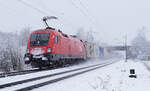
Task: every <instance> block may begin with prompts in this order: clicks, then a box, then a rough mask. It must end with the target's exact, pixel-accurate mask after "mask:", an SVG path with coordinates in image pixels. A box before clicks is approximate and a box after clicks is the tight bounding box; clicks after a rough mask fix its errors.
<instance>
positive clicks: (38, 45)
mask: <svg viewBox="0 0 150 91" xmlns="http://www.w3.org/2000/svg"><path fill="white" fill-rule="evenodd" d="M51 50H52V49H51V44H50V33H48V32H34V33H32V34H31V35H30V37H29V39H28V44H27V50H26V54H25V57H24V60H25V64H30V63H31V66H32V67H41V66H46V65H48V64H50V63H49V58H48V54H50V53H51Z"/></svg>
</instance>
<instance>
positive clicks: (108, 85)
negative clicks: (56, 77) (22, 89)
mask: <svg viewBox="0 0 150 91" xmlns="http://www.w3.org/2000/svg"><path fill="white" fill-rule="evenodd" d="M130 69H135V74H136V75H137V78H129V74H130V72H129V70H130ZM43 90H44V91H50V90H51V91H150V72H149V71H148V70H147V69H146V67H145V66H144V65H143V63H140V62H138V61H133V60H128V62H124V60H121V61H119V62H117V63H115V64H112V65H109V66H106V67H103V68H100V69H98V70H95V71H91V72H88V73H85V74H82V75H79V76H75V77H73V78H70V79H67V80H63V81H60V82H57V83H54V84H51V85H47V86H44V87H41V88H38V89H35V91H43Z"/></svg>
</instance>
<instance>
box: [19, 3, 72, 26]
mask: <svg viewBox="0 0 150 91" xmlns="http://www.w3.org/2000/svg"><path fill="white" fill-rule="evenodd" d="M17 1H18V2H20V3H22V4H24V5H25V6H27V7H29V8H32V9H33V10H35V11H37V12H39V13H41V14H43V15H44V16H45V15H46V16H48V15H49V14H50V13H47V12H46V11H44V10H42V9H39V8H37V7H35V6H33V5H31V4H29V3H27V2H25V1H23V0H17ZM49 12H51V13H52V14H53V16H56V17H60V15H62V14H56V12H54V11H52V10H50V9H49ZM54 14H55V15H54ZM61 18H63V17H61ZM58 21H60V22H63V21H61V19H58ZM65 21H67V22H69V23H67V24H68V25H69V27H70V26H72V27H75V26H74V25H72V24H71V22H70V21H68V20H67V19H65Z"/></svg>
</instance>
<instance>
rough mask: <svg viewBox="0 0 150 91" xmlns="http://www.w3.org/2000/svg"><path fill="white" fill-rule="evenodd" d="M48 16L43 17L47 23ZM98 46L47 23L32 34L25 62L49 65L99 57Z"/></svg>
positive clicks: (33, 65)
mask: <svg viewBox="0 0 150 91" xmlns="http://www.w3.org/2000/svg"><path fill="white" fill-rule="evenodd" d="M48 18H50V19H52V18H55V17H48ZM48 18H47V17H46V18H43V21H44V22H45V23H46V25H47V22H46V20H47V19H48ZM98 48H99V47H98V46H95V45H94V44H92V43H88V42H83V41H82V40H80V39H78V38H76V37H74V36H70V35H67V34H64V33H62V31H60V30H55V29H54V28H51V27H49V26H48V25H47V28H46V29H41V30H36V31H33V32H32V33H31V34H30V36H29V38H28V42H27V49H26V53H25V57H24V60H25V64H31V66H32V67H39V68H42V67H45V66H48V67H49V66H53V65H57V64H65V63H67V62H68V61H69V62H75V61H77V60H86V59H87V58H92V57H99V51H98V50H99V49H98Z"/></svg>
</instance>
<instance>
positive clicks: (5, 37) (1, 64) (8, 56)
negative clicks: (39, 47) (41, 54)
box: [0, 28, 30, 72]
mask: <svg viewBox="0 0 150 91" xmlns="http://www.w3.org/2000/svg"><path fill="white" fill-rule="evenodd" d="M29 33H30V30H29V28H25V29H23V30H22V31H21V32H20V33H17V32H16V33H4V32H0V44H1V46H0V70H1V71H5V72H8V71H15V70H23V69H24V61H23V56H24V51H23V50H22V49H23V47H24V46H26V44H27V37H28V35H29Z"/></svg>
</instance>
